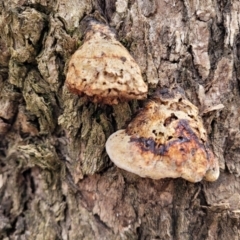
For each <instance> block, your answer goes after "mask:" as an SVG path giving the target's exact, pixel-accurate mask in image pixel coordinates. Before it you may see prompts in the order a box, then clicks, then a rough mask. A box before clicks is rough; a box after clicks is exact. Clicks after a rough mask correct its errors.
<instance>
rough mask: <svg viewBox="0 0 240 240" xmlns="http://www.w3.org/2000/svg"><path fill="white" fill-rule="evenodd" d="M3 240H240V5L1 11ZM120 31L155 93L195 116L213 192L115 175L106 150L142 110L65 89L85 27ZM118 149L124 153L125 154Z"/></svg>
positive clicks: (143, 0) (127, 4)
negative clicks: (162, 92)
mask: <svg viewBox="0 0 240 240" xmlns="http://www.w3.org/2000/svg"><path fill="white" fill-rule="evenodd" d="M0 9H1V11H0V19H1V21H0V30H1V34H0V49H1V54H0V85H1V88H0V91H1V95H0V203H1V205H0V238H1V239H39V240H40V239H64V240H67V239H70V240H73V239H164V240H165V239H179V240H180V239H183V240H186V239H201V240H202V239H209V240H210V239H211V240H213V239H218V240H220V239H223V240H226V239H229V240H230V239H239V238H240V230H239V229H240V221H239V218H240V181H239V178H238V177H239V175H240V148H239V146H240V132H239V126H240V118H239V114H240V109H239V106H240V94H239V81H240V77H239V76H240V34H239V26H240V2H239V1H238V0H232V1H224V0H206V1H190V0H182V1H177V0H168V1H163V0H159V1H157V0H117V1H113V0H105V1H103V0H101V1H100V0H92V1H90V0H71V1H67V0H59V1H45V0H37V1H35V0H28V1H27V0H22V1H17V0H15V1H14V0H8V1H1V2H0ZM86 17H91V18H94V19H96V20H97V21H99V22H103V23H105V24H107V25H109V26H111V27H112V28H113V29H115V31H116V33H117V36H118V39H119V41H120V42H121V43H122V44H123V45H124V46H125V47H126V48H127V49H128V50H129V52H130V53H131V55H132V56H133V57H134V59H135V60H136V61H137V63H138V64H139V66H140V68H141V71H142V75H143V78H144V80H145V82H146V83H148V86H149V95H151V93H152V92H154V90H155V89H156V87H157V86H158V87H170V86H171V85H172V84H177V85H178V86H179V87H181V88H182V89H184V92H185V94H186V96H187V98H188V99H189V100H190V101H191V102H192V103H194V104H195V105H196V106H197V107H198V108H199V110H200V113H201V115H202V117H203V120H204V125H205V127H206V129H207V132H208V135H209V139H210V143H211V146H212V149H213V151H214V154H215V156H216V157H217V158H218V161H219V165H220V169H221V173H220V177H219V179H218V180H217V181H216V182H212V183H208V182H206V181H202V182H199V183H195V184H193V183H190V182H187V181H185V180H183V179H170V178H169V179H161V180H151V179H148V178H141V177H138V176H137V175H134V174H132V173H128V172H126V171H124V170H121V169H119V168H117V167H116V166H115V165H114V164H112V163H111V161H110V160H109V158H108V156H107V154H106V151H105V142H106V140H107V138H108V137H109V135H110V134H111V133H113V132H114V131H116V130H118V129H121V128H123V127H124V126H125V124H126V122H127V121H129V120H130V119H131V117H132V115H133V114H134V113H135V112H136V111H137V109H138V108H139V107H141V106H142V101H135V100H134V101H130V102H129V103H120V104H118V105H114V106H107V105H103V104H95V103H92V102H90V101H88V99H87V98H86V97H84V96H82V97H81V96H78V95H76V94H73V93H70V92H69V90H68V89H67V88H66V86H65V85H64V82H65V77H66V70H67V64H68V61H69V59H70V57H71V55H72V54H73V53H74V52H75V51H76V50H77V48H78V47H79V46H80V45H81V44H82V41H83V38H84V26H83V25H84V24H83V22H84V19H86ZM119 144H121V143H119Z"/></svg>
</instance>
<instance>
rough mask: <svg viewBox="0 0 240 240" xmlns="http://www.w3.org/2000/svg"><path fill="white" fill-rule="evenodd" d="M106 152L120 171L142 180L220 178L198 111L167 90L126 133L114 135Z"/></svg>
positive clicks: (137, 116) (156, 95) (180, 96)
mask: <svg viewBox="0 0 240 240" xmlns="http://www.w3.org/2000/svg"><path fill="white" fill-rule="evenodd" d="M106 150H107V153H108V155H109V157H110V159H111V160H112V161H113V162H114V163H115V164H116V165H117V166H118V167H119V168H122V169H125V170H127V171H129V172H132V173H135V174H137V175H139V176H141V177H149V178H153V179H161V178H167V177H170V178H178V177H182V178H184V179H186V180H188V181H190V182H199V181H201V180H202V179H203V178H204V179H205V180H207V181H215V180H216V179H217V178H218V176H219V165H218V161H217V159H216V158H215V157H214V155H213V153H212V151H211V149H210V147H209V145H208V142H207V133H206V131H205V129H204V126H203V123H202V119H201V117H200V116H199V114H198V108H197V107H196V106H195V105H193V104H192V103H190V102H189V101H188V100H187V99H186V98H185V97H183V96H182V95H181V94H180V93H176V92H175V93H173V92H170V91H169V90H167V89H163V90H162V91H158V92H157V93H156V94H155V95H154V96H153V97H152V99H151V100H149V101H148V102H147V104H146V106H145V107H144V108H143V109H142V110H141V111H140V112H139V113H138V114H137V115H136V117H135V118H134V119H133V120H132V121H131V122H130V124H129V125H128V126H127V128H126V129H125V130H119V131H117V132H115V133H113V134H112V135H111V136H110V137H109V138H108V140H107V143H106Z"/></svg>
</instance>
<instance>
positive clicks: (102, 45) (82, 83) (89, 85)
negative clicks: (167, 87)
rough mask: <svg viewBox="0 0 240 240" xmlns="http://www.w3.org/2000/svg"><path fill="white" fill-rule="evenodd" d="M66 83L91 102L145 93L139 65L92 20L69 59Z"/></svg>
mask: <svg viewBox="0 0 240 240" xmlns="http://www.w3.org/2000/svg"><path fill="white" fill-rule="evenodd" d="M66 84H67V86H68V88H69V89H70V90H71V91H72V92H75V93H77V94H80V95H82V94H85V95H87V96H88V97H89V98H90V99H91V100H92V101H94V102H102V103H106V104H117V103H118V102H119V101H127V100H131V99H143V98H146V96H147V91H148V88H147V85H146V84H145V83H144V81H143V79H142V75H141V71H140V68H139V66H138V64H137V63H136V62H135V60H134V59H133V57H132V56H131V55H130V54H129V52H128V51H127V49H126V48H125V47H124V46H123V45H122V44H121V43H120V42H119V41H117V40H116V38H115V35H114V33H113V32H112V31H111V30H110V28H109V27H108V26H106V25H103V24H100V23H96V22H92V23H91V25H90V28H89V29H88V31H87V33H86V36H85V41H84V43H83V45H82V46H81V47H80V48H79V49H78V50H77V51H76V52H75V53H74V54H73V56H72V57H71V59H70V62H69V66H68V72H67V78H66Z"/></svg>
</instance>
